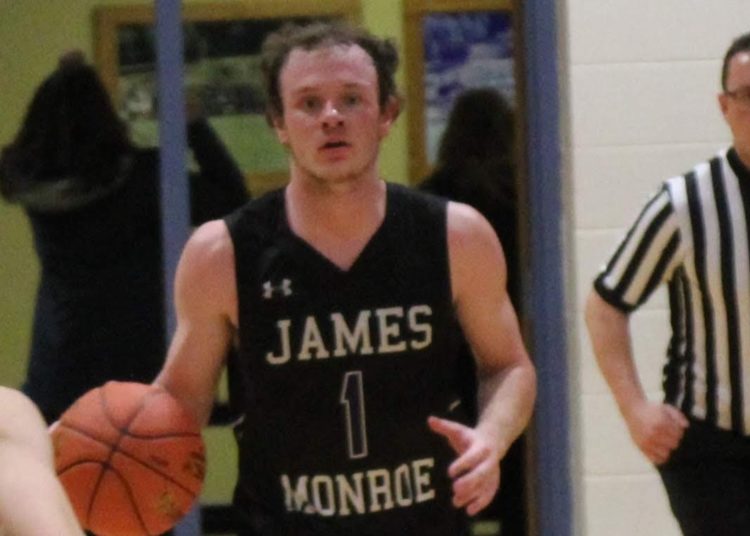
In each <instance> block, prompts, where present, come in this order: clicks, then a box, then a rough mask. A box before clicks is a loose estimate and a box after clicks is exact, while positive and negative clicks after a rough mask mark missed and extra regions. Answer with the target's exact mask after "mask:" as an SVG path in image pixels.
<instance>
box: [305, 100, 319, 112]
mask: <svg viewBox="0 0 750 536" xmlns="http://www.w3.org/2000/svg"><path fill="white" fill-rule="evenodd" d="M300 105H301V107H302V109H303V110H304V111H306V112H309V113H314V112H317V111H319V110H320V108H321V102H320V99H319V98H317V97H305V98H303V99H302V101H301V103H300Z"/></svg>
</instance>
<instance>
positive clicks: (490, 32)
mask: <svg viewBox="0 0 750 536" xmlns="http://www.w3.org/2000/svg"><path fill="white" fill-rule="evenodd" d="M512 26H513V24H512V18H511V12H510V11H468V12H459V13H430V14H426V15H425V16H424V17H423V18H422V39H423V49H424V112H423V113H424V125H425V145H426V147H425V152H426V158H427V162H428V163H429V164H434V162H435V156H436V154H437V148H438V143H439V140H440V137H441V136H442V133H443V130H444V129H445V124H446V121H447V119H448V114H449V113H450V110H451V107H452V106H453V102H454V100H455V98H456V96H457V95H459V94H460V93H462V92H463V91H465V90H467V89H472V88H479V87H493V88H496V89H498V90H499V91H500V92H501V93H502V94H503V95H504V96H505V97H506V98H507V99H508V100H509V102H511V103H514V102H515V97H516V91H515V79H514V65H513V43H514V41H513V40H514V37H513V27H512Z"/></svg>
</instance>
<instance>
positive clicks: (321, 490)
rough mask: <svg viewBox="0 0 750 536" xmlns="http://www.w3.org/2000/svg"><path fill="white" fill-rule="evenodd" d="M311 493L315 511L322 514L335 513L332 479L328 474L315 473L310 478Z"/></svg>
mask: <svg viewBox="0 0 750 536" xmlns="http://www.w3.org/2000/svg"><path fill="white" fill-rule="evenodd" d="M312 494H313V504H314V505H315V511H316V512H317V513H318V514H320V515H322V516H326V517H328V516H332V515H333V514H335V513H336V503H335V500H336V498H335V497H334V495H333V479H332V478H331V477H330V476H328V475H315V476H314V477H313V479H312Z"/></svg>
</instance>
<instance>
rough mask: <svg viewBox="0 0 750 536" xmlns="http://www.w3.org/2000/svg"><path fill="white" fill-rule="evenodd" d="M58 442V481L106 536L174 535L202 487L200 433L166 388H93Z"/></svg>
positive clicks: (86, 522)
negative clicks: (174, 530)
mask: <svg viewBox="0 0 750 536" xmlns="http://www.w3.org/2000/svg"><path fill="white" fill-rule="evenodd" d="M51 435H52V441H53V445H54V450H55V466H56V468H57V474H58V476H59V477H60V480H61V482H62V484H63V486H64V487H65V490H66V491H67V493H68V497H69V498H70V501H71V503H72V505H73V509H74V510H75V512H76V515H77V516H78V520H79V521H80V523H81V525H82V526H83V527H84V528H85V529H87V530H89V531H91V532H94V533H96V534H99V535H100V536H124V535H155V534H160V533H162V532H164V531H167V530H169V529H170V528H171V527H173V526H174V525H175V524H176V523H177V522H178V521H179V520H180V519H181V518H182V517H183V516H184V515H185V514H187V513H188V511H189V510H190V508H191V506H192V505H193V503H194V501H195V499H196V497H198V494H199V492H200V489H201V485H202V484H203V476H204V473H205V448H204V445H203V439H202V437H201V433H200V427H199V426H198V424H197V423H196V422H195V420H194V419H193V418H192V417H191V415H190V414H189V413H188V412H187V410H185V408H184V407H183V406H182V405H181V404H180V402H178V401H177V399H175V398H174V397H173V396H172V395H170V394H169V393H168V392H167V391H165V390H164V389H162V388H160V387H156V386H152V385H146V384H142V383H131V382H108V383H106V384H104V385H103V386H102V387H97V388H96V389H92V390H91V391H89V392H88V393H86V394H85V395H83V396H82V397H81V398H79V399H78V400H77V401H76V402H75V403H74V404H73V405H72V406H71V407H70V408H68V410H67V411H66V412H65V413H64V414H63V415H62V417H60V420H59V422H58V424H57V425H56V426H55V427H54V428H53V429H52V432H51Z"/></svg>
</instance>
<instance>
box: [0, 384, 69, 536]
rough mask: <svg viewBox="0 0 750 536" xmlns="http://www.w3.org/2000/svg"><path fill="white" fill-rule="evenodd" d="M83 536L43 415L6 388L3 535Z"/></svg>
mask: <svg viewBox="0 0 750 536" xmlns="http://www.w3.org/2000/svg"><path fill="white" fill-rule="evenodd" d="M42 534H55V535H57V536H83V530H82V529H81V527H80V525H79V524H78V520H77V519H76V516H75V513H74V512H73V507H72V506H71V505H70V502H69V501H68V497H67V496H66V495H65V490H64V489H63V487H62V485H61V484H60V481H59V480H58V479H57V474H55V465H54V460H53V456H52V444H51V442H50V438H49V434H48V433H47V428H46V426H45V422H44V419H43V418H42V415H41V413H39V410H38V409H37V407H36V406H35V405H34V403H33V402H32V401H31V400H29V399H28V398H27V397H26V396H25V395H24V394H23V393H21V392H20V391H17V390H15V389H11V388H8V387H4V386H0V535H2V536H40V535H42Z"/></svg>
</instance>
